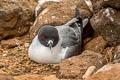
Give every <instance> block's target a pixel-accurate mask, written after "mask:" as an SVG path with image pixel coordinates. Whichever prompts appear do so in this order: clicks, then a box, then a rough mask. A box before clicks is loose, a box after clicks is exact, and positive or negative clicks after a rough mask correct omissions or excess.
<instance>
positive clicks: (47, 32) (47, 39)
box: [28, 9, 88, 64]
mask: <svg viewBox="0 0 120 80" xmlns="http://www.w3.org/2000/svg"><path fill="white" fill-rule="evenodd" d="M87 23H88V19H81V18H80V17H79V10H78V9H76V17H75V18H73V19H72V20H70V21H68V22H67V23H66V24H64V25H61V26H54V27H53V26H50V25H45V26H43V27H41V28H40V30H39V32H38V34H37V35H36V36H35V38H34V39H33V40H32V43H31V45H30V46H29V49H28V56H29V58H30V59H31V60H33V61H35V62H37V63H42V64H55V63H60V62H61V61H62V60H64V59H66V58H69V57H71V56H75V55H77V54H78V52H79V51H80V50H81V48H82V47H81V46H82V33H83V28H84V27H85V26H86V24H87Z"/></svg>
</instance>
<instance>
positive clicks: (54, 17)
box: [30, 0, 92, 39]
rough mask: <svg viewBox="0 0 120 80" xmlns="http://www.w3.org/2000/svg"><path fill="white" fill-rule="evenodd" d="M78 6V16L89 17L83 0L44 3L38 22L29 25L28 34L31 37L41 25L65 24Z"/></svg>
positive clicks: (89, 14) (73, 15)
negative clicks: (31, 25)
mask: <svg viewBox="0 0 120 80" xmlns="http://www.w3.org/2000/svg"><path fill="white" fill-rule="evenodd" d="M76 7H77V8H79V10H80V16H82V18H85V17H90V16H91V15H92V14H91V13H90V11H89V9H88V6H87V5H86V3H85V2H84V0H77V1H75V0H71V1H69V0H62V1H61V2H59V3H55V2H54V3H49V2H48V3H46V4H44V5H43V6H42V7H41V9H40V10H41V12H40V14H39V16H38V22H37V24H36V25H35V26H33V27H31V30H30V36H31V39H33V37H34V36H35V35H36V33H37V31H38V29H39V28H40V27H42V26H43V25H47V24H49V25H53V26H56V25H57V26H58V25H62V24H65V23H66V22H68V21H69V20H71V19H72V18H73V17H75V8H76Z"/></svg>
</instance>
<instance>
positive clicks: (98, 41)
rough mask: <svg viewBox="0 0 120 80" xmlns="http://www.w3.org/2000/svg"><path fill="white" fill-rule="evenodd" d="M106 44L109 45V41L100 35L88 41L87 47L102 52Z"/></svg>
mask: <svg viewBox="0 0 120 80" xmlns="http://www.w3.org/2000/svg"><path fill="white" fill-rule="evenodd" d="M106 45H107V42H106V41H105V40H104V39H103V38H102V36H98V37H96V38H94V39H93V40H91V41H90V42H88V43H87V44H86V45H85V49H86V50H92V51H95V52H101V51H103V49H104V48H105V46H106Z"/></svg>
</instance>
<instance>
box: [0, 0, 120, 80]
mask: <svg viewBox="0 0 120 80" xmlns="http://www.w3.org/2000/svg"><path fill="white" fill-rule="evenodd" d="M38 1H39V2H40V3H43V2H44V1H46V2H44V4H40V9H39V10H38V18H37V23H36V24H35V26H32V25H33V23H34V21H35V12H34V11H35V7H36V6H37V4H38ZM47 1H48V0H10V1H9V0H1V1H0V80H120V75H119V73H120V64H119V63H120V0H115V1H114V0H53V1H52V0H51V2H47ZM56 1H57V2H56ZM75 8H78V9H79V10H80V16H81V17H82V18H89V23H90V24H89V25H87V27H86V28H85V29H84V36H85V37H86V35H88V34H90V32H92V30H91V26H92V28H93V30H94V34H92V35H91V36H88V37H86V38H85V39H84V46H83V51H82V52H81V54H80V55H78V56H74V57H71V58H69V59H66V60H63V61H62V62H61V63H60V64H38V63H35V62H33V61H31V60H30V59H29V58H28V54H27V53H28V52H27V51H28V47H29V45H30V43H31V40H32V39H33V37H34V36H35V35H36V33H37V31H38V29H39V28H40V27H41V26H43V25H45V24H50V25H62V24H64V23H66V22H67V21H69V20H70V19H72V18H73V17H74V15H75Z"/></svg>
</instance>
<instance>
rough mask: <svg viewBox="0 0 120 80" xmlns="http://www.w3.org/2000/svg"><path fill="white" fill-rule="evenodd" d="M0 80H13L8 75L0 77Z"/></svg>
mask: <svg viewBox="0 0 120 80" xmlns="http://www.w3.org/2000/svg"><path fill="white" fill-rule="evenodd" d="M0 80H14V78H13V77H12V76H9V75H0Z"/></svg>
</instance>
